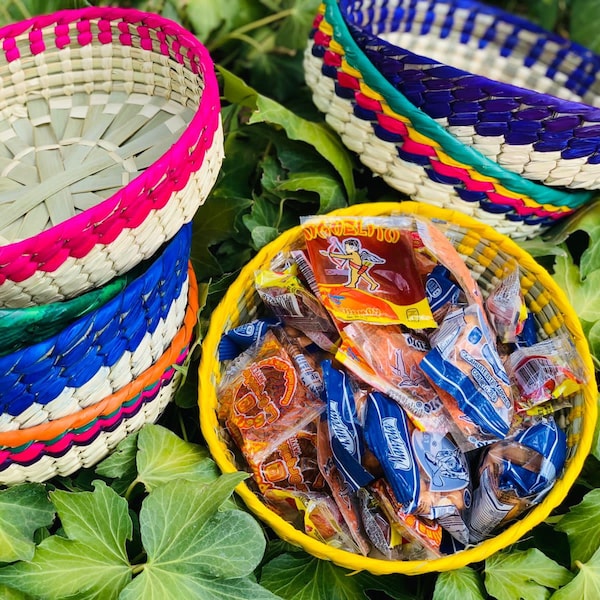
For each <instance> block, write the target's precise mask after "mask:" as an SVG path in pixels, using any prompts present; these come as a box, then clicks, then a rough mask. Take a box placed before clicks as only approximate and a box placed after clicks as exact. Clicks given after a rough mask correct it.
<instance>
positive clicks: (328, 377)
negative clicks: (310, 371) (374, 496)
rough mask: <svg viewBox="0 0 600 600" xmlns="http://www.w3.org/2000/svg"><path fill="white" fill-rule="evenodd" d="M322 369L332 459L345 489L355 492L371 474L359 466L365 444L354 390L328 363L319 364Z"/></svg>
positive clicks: (341, 374)
mask: <svg viewBox="0 0 600 600" xmlns="http://www.w3.org/2000/svg"><path fill="white" fill-rule="evenodd" d="M322 369H323V378H324V381H325V390H326V398H327V423H328V431H329V440H330V443H331V451H332V457H333V460H334V462H335V464H336V466H337V468H338V470H339V471H340V473H341V474H342V476H343V477H344V479H345V481H346V482H347V484H348V486H349V487H350V488H351V489H352V490H353V491H356V490H357V489H358V488H360V487H363V486H365V485H367V484H368V483H369V482H370V481H372V480H373V475H372V474H371V473H369V472H368V471H367V470H366V469H365V468H364V467H363V466H362V458H363V455H364V452H365V443H364V438H363V431H362V425H361V423H360V420H359V414H358V409H357V406H356V403H355V401H354V390H353V389H352V385H351V383H350V379H349V377H348V375H347V374H346V373H345V372H344V371H340V370H338V369H336V368H334V367H333V366H332V364H331V361H329V360H325V361H323V363H322Z"/></svg>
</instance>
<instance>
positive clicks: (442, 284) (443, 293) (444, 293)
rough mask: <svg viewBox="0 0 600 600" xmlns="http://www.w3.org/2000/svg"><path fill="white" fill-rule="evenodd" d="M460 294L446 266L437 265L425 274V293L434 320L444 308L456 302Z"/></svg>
mask: <svg viewBox="0 0 600 600" xmlns="http://www.w3.org/2000/svg"><path fill="white" fill-rule="evenodd" d="M460 294H461V289H460V287H459V286H458V285H456V283H454V281H452V279H451V278H450V271H449V270H448V269H447V268H446V267H444V266H442V265H438V266H437V267H434V268H433V270H432V271H431V273H429V275H428V276H427V280H426V282H425V295H426V297H427V301H428V302H429V306H430V308H431V312H432V313H433V315H434V317H436V321H437V320H438V319H437V317H438V315H439V314H440V312H441V311H442V310H443V309H444V308H448V307H451V306H453V305H456V304H458V302H459V299H460Z"/></svg>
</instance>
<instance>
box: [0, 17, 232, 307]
mask: <svg viewBox="0 0 600 600" xmlns="http://www.w3.org/2000/svg"><path fill="white" fill-rule="evenodd" d="M0 41H1V42H2V50H3V55H2V54H0V77H1V81H2V87H1V89H0V115H2V124H1V125H0V150H2V152H1V154H2V158H1V159H0V176H1V177H3V178H4V179H3V180H2V179H0V182H1V183H2V186H0V206H2V211H3V215H5V219H3V222H2V224H1V225H0V228H1V229H0V236H3V237H4V245H3V246H0V305H3V306H27V305H31V304H41V303H47V302H52V301H56V300H62V299H64V298H69V297H73V296H75V295H77V294H80V293H81V292H83V291H85V290H87V289H90V288H92V287H97V286H100V285H102V284H103V283H105V282H107V281H109V280H110V279H112V278H113V277H115V276H116V275H119V274H121V273H124V272H126V271H127V270H129V269H130V268H131V267H132V266H134V265H135V264H137V263H138V262H140V261H141V260H143V259H144V258H148V257H149V256H151V255H152V254H153V253H154V252H155V251H156V250H157V249H158V247H159V246H160V245H161V244H162V243H163V242H164V241H166V240H168V239H170V238H171V237H173V235H174V234H175V233H176V232H177V231H178V229H179V228H180V227H181V226H182V225H183V224H184V223H187V222H189V221H190V220H191V219H192V217H193V215H194V214H195V212H196V210H197V208H198V206H199V205H200V204H202V203H203V202H204V200H205V199H206V196H207V195H208V193H209V191H210V189H211V188H212V185H213V184H214V181H215V179H216V176H217V173H218V170H219V168H220V164H221V162H222V158H223V150H222V145H223V138H222V129H221V123H220V116H219V106H220V105H219V92H218V87H217V82H216V78H215V76H214V70H213V66H212V62H211V61H210V58H209V56H208V53H207V52H206V49H205V48H204V47H203V46H202V45H201V44H200V43H199V42H198V40H197V39H196V38H195V37H194V36H193V35H192V34H191V33H189V32H187V31H185V30H184V29H182V28H181V27H179V26H178V25H176V24H175V23H172V22H170V21H167V20H165V19H162V18H161V17H159V16H157V15H150V14H146V13H142V12H139V11H134V10H125V9H117V8H115V9H104V8H90V9H83V10H77V11H61V12H57V13H54V14H52V15H46V16H43V17H35V18H33V19H31V20H28V21H23V22H21V23H17V24H14V25H10V26H7V27H5V28H2V29H1V30H0ZM0 241H1V238H0Z"/></svg>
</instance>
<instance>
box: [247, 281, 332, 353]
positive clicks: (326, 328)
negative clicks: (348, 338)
mask: <svg viewBox="0 0 600 600" xmlns="http://www.w3.org/2000/svg"><path fill="white" fill-rule="evenodd" d="M254 284H255V287H256V291H257V292H258V295H259V296H260V297H261V299H262V301H263V302H264V303H265V304H266V305H267V306H268V307H269V309H270V310H271V311H272V312H273V314H274V315H275V316H276V317H278V318H279V319H281V320H282V321H283V322H284V323H285V324H286V325H291V326H292V327H295V328H296V329H299V330H300V331H302V332H303V333H304V334H305V335H306V336H307V337H309V338H310V339H311V340H312V341H313V342H314V343H315V344H316V345H317V346H319V347H320V348H321V349H323V350H325V351H327V352H335V350H336V347H337V340H338V337H339V336H338V332H337V329H336V327H335V325H334V324H333V322H332V320H331V318H330V317H329V315H328V314H327V311H326V310H325V309H324V308H323V306H322V305H321V303H320V302H319V300H318V299H317V298H316V297H315V296H314V295H313V294H312V293H311V292H310V291H309V290H308V289H307V288H306V287H305V286H304V285H303V283H302V282H301V281H300V279H298V277H296V275H294V274H291V273H285V272H284V273H279V272H276V271H257V272H256V273H255V275H254Z"/></svg>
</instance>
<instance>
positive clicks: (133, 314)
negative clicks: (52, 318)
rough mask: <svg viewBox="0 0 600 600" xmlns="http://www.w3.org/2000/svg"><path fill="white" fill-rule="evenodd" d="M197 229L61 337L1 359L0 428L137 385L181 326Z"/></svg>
mask: <svg viewBox="0 0 600 600" xmlns="http://www.w3.org/2000/svg"><path fill="white" fill-rule="evenodd" d="M191 228H192V224H191V223H189V224H187V225H185V226H184V227H183V228H182V229H181V230H180V232H179V233H178V234H177V235H176V236H175V237H174V238H173V239H172V240H171V241H170V242H169V243H168V244H167V245H166V247H165V248H164V249H163V251H162V252H160V253H159V254H158V255H157V256H156V258H154V259H153V260H152V261H151V262H150V264H149V265H147V268H146V269H145V270H144V271H143V273H141V274H140V275H139V276H138V277H137V278H136V279H134V280H133V281H132V282H131V283H130V284H129V285H128V286H127V287H126V288H125V289H124V290H123V291H122V292H121V293H119V294H118V295H117V296H115V297H114V298H113V299H112V300H111V301H109V302H107V303H106V304H104V305H103V306H101V307H100V308H99V309H97V310H95V311H92V312H90V313H88V314H87V315H85V316H84V317H82V318H80V319H78V320H76V321H74V322H73V323H71V324H69V325H68V326H67V327H66V328H65V329H63V330H61V331H60V332H59V333H58V334H56V335H55V336H52V337H50V338H48V339H47V340H44V341H42V342H39V343H37V344H33V345H31V346H27V347H25V348H23V349H21V350H17V351H16V352H13V353H11V354H7V355H5V356H1V357H0V380H1V381H2V384H3V385H2V387H1V388H0V431H8V430H11V429H20V428H26V427H31V426H33V425H37V424H39V423H43V422H44V421H47V420H54V419H57V418H59V417H62V416H65V415H69V414H72V413H74V412H77V411H78V410H80V409H81V408H83V407H85V406H90V405H92V404H94V403H96V402H98V401H99V400H101V399H102V398H104V397H106V396H108V395H110V394H112V393H114V392H115V391H117V390H118V389H120V388H121V387H123V386H125V385H127V384H128V383H130V382H131V381H132V380H133V379H135V378H136V377H138V376H139V375H140V374H141V373H142V372H143V371H145V370H146V369H147V368H149V367H150V365H152V363H153V362H154V361H156V360H157V359H158V357H159V356H161V355H162V354H163V353H164V351H165V349H166V348H167V347H168V346H169V345H170V343H171V341H172V340H173V338H174V336H175V334H176V333H177V331H178V330H179V329H180V327H181V323H182V321H183V318H184V315H185V311H186V306H187V304H188V260H189V256H190V246H191Z"/></svg>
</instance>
